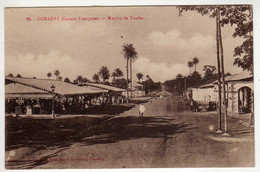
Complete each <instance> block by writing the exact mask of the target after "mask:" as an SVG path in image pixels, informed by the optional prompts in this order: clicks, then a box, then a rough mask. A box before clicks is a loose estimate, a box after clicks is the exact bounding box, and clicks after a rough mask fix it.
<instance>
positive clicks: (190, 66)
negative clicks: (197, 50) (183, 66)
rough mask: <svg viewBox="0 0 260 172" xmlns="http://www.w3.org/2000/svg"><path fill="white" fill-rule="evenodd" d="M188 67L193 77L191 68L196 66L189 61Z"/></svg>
mask: <svg viewBox="0 0 260 172" xmlns="http://www.w3.org/2000/svg"><path fill="white" fill-rule="evenodd" d="M187 65H188V67H189V68H190V75H191V68H192V67H193V65H194V64H193V62H192V61H189V62H188V64H187Z"/></svg>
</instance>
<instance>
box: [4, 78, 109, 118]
mask: <svg viewBox="0 0 260 172" xmlns="http://www.w3.org/2000/svg"><path fill="white" fill-rule="evenodd" d="M107 92H108V90H104V89H99V88H95V87H90V86H87V87H79V86H77V85H73V84H70V83H66V82H62V81H58V80H52V79H34V78H16V77H5V105H6V113H15V114H50V113H52V106H53V105H54V108H55V113H59V114H66V113H84V109H85V108H87V107H88V106H92V105H95V103H96V101H93V100H97V98H98V97H100V96H102V94H104V93H107ZM28 112H30V113H28Z"/></svg>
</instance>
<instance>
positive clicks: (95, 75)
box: [92, 73, 99, 82]
mask: <svg viewBox="0 0 260 172" xmlns="http://www.w3.org/2000/svg"><path fill="white" fill-rule="evenodd" d="M92 80H93V82H99V75H98V74H96V73H95V74H94V75H93V77H92Z"/></svg>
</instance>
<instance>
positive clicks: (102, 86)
mask: <svg viewBox="0 0 260 172" xmlns="http://www.w3.org/2000/svg"><path fill="white" fill-rule="evenodd" d="M82 85H88V86H92V87H96V88H101V89H105V90H109V91H115V92H124V91H126V90H125V89H122V88H117V87H114V86H110V85H105V84H97V83H89V82H88V83H84V84H82Z"/></svg>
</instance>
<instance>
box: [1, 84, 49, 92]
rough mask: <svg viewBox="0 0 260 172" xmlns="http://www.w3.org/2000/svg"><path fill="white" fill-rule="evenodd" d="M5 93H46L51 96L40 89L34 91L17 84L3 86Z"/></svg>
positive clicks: (31, 88)
mask: <svg viewBox="0 0 260 172" xmlns="http://www.w3.org/2000/svg"><path fill="white" fill-rule="evenodd" d="M5 93H6V94H25V93H31V94H35V93H48V94H51V93H49V92H47V91H43V90H40V89H36V88H33V87H29V86H25V85H22V84H19V83H11V84H7V85H5Z"/></svg>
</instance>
